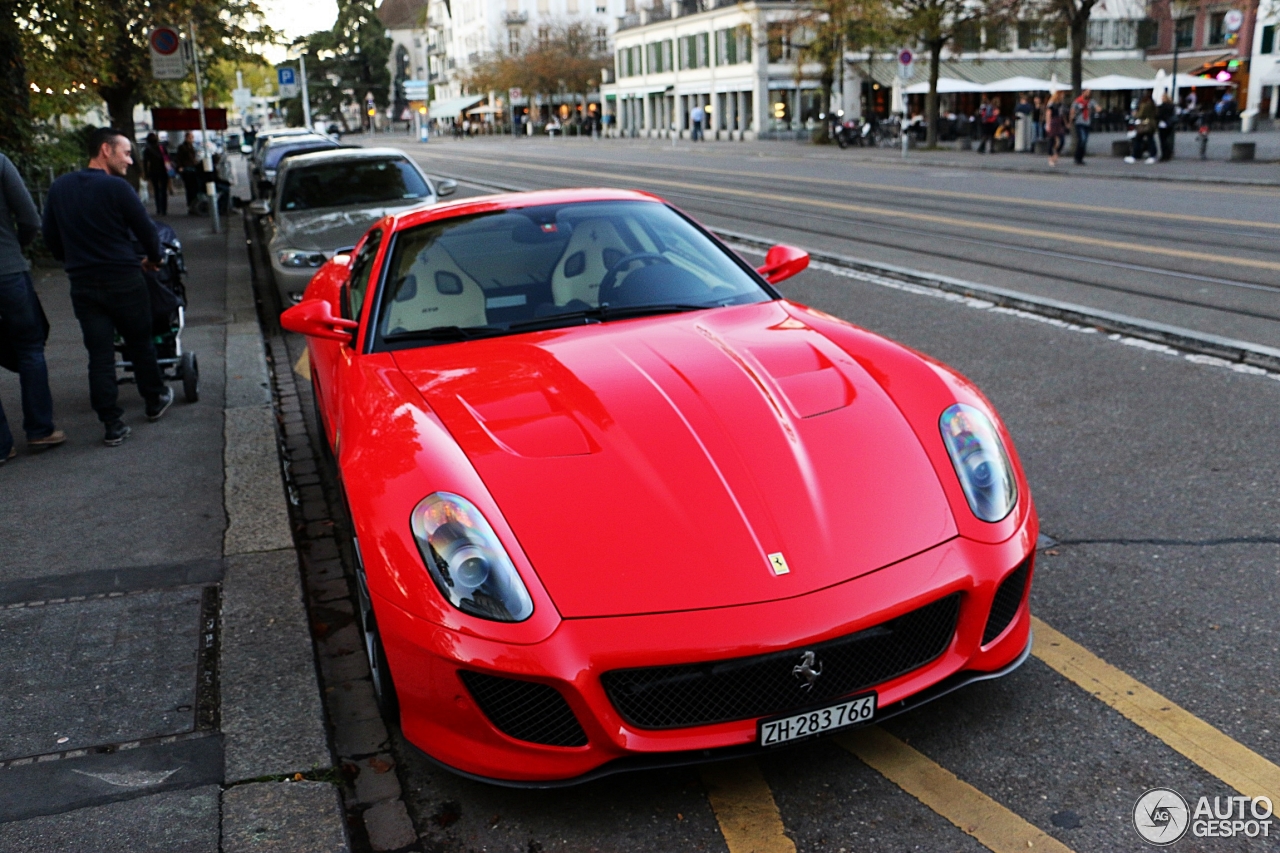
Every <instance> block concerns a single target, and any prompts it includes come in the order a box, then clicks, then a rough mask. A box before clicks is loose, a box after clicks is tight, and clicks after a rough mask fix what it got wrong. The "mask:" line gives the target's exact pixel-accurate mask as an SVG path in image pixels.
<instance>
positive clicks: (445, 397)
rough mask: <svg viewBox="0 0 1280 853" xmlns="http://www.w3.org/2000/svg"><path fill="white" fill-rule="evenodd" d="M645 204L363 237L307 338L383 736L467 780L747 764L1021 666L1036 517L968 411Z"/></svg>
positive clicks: (790, 268) (1020, 484)
mask: <svg viewBox="0 0 1280 853" xmlns="http://www.w3.org/2000/svg"><path fill="white" fill-rule="evenodd" d="M807 264H808V255H807V254H806V253H804V252H803V251H801V250H799V249H795V248H791V247H787V246H775V247H774V248H773V249H771V250H770V251H769V252H768V254H767V255H766V257H765V259H764V263H763V265H762V266H760V267H759V268H757V269H752V268H751V267H750V266H748V265H747V264H746V263H745V262H744V261H743V260H742V259H741V258H739V257H738V256H737V255H735V254H734V253H733V252H732V251H730V250H729V249H728V248H727V247H725V246H724V245H723V244H722V243H720V242H719V241H718V240H717V239H716V238H715V237H714V236H712V235H711V234H710V233H708V232H707V231H706V230H704V229H703V228H702V227H700V226H699V225H698V224H697V223H695V222H694V221H692V220H691V219H689V218H688V217H686V216H685V215H684V214H682V213H680V212H679V211H677V210H676V209H674V208H672V207H670V206H668V205H667V204H665V203H664V202H662V201H661V200H660V199H657V198H655V197H654V196H651V195H648V194H645V193H639V192H626V191H620V190H558V191H546V192H533V193H521V194H511V195H497V196H484V197H480V198H474V199H465V200H460V201H457V202H452V203H446V204H440V205H435V206H432V207H422V208H414V209H412V210H407V211H403V212H399V213H396V214H393V215H390V216H387V217H385V218H383V219H381V220H379V221H378V222H377V223H376V224H375V225H374V226H373V227H372V228H370V229H369V231H368V233H367V234H366V235H365V236H364V237H363V239H362V240H361V241H360V243H359V244H358V246H357V247H356V248H355V250H354V252H353V253H352V254H340V255H338V256H336V257H335V258H333V259H331V260H329V261H328V262H327V263H326V264H325V265H324V266H323V267H321V268H320V270H319V272H318V273H317V275H316V276H315V278H313V279H312V280H311V284H310V285H309V287H308V288H307V291H306V298H305V299H304V300H303V301H302V302H301V303H299V304H298V305H296V306H294V307H293V308H291V309H289V310H287V311H285V312H284V314H283V315H282V317H281V322H282V324H283V326H284V327H285V328H286V329H289V330H291V331H294V332H299V333H302V334H304V335H306V336H307V348H308V352H309V355H310V365H311V368H310V370H311V377H312V381H313V382H314V384H315V394H316V401H317V407H318V411H319V414H320V422H321V425H322V436H323V439H322V440H323V441H324V442H325V447H326V449H327V450H329V451H330V452H331V454H332V457H333V458H334V459H335V460H336V461H335V465H336V470H337V473H338V477H339V483H340V486H341V488H340V493H341V494H342V496H343V498H344V499H345V501H346V504H347V515H348V516H349V518H350V520H351V525H352V527H351V534H352V541H353V543H354V549H353V550H354V552H355V554H356V556H357V560H356V565H355V571H356V589H357V595H358V605H357V610H358V616H359V623H360V626H361V630H362V631H363V636H364V645H365V648H366V650H367V652H368V655H369V660H370V665H371V667H372V672H373V681H374V685H375V692H376V695H377V697H378V700H379V703H380V705H381V707H382V709H383V712H384V713H385V714H387V715H388V716H394V715H396V714H397V713H398V716H399V721H400V725H401V730H402V731H403V733H404V736H405V737H406V738H407V740H408V741H409V742H410V743H411V744H413V745H414V746H416V747H417V748H419V749H421V750H422V751H424V752H425V753H427V755H428V756H430V757H431V758H432V759H434V760H435V761H437V762H439V763H441V764H443V765H445V766H447V767H451V768H453V769H454V770H456V771H458V772H460V773H463V774H466V775H468V776H471V777H475V778H481V779H485V780H489V781H493V782H498V783H500V784H509V785H540V786H541V785H550V784H567V783H571V782H578V781H582V780H584V779H590V778H594V777H597V776H600V775H603V774H607V773H611V772H617V771H620V770H625V769H635V768H640V767H655V766H664V765H677V764H688V763H690V762H694V761H703V760H711V759H717V758H725V757H729V756H735V755H744V754H751V753H756V752H759V751H761V750H764V749H769V748H773V747H775V746H783V745H786V744H791V743H795V742H797V741H802V740H806V739H808V738H810V737H815V736H819V735H823V734H827V733H829V732H834V731H838V730H841V729H847V728H849V727H851V726H858V725H865V724H867V723H871V722H878V721H880V720H883V719H886V718H888V717H892V716H894V715H895V714H898V713H901V712H902V711H904V710H907V709H910V708H912V707H915V706H917V705H919V704H921V703H923V702H926V701H929V700H931V699H935V698H937V697H939V696H942V695H944V694H945V693H947V692H949V691H951V690H954V689H956V688H958V687H960V686H962V685H964V684H967V683H969V682H973V681H978V680H982V679H988V678H993V677H996V676H999V675H1003V674H1005V673H1007V672H1010V671H1011V670H1012V669H1014V668H1015V667H1017V666H1018V665H1019V664H1020V663H1021V662H1022V661H1023V660H1025V658H1026V656H1027V654H1028V653H1029V651H1030V643H1031V625H1030V622H1031V618H1030V614H1029V612H1028V609H1027V595H1028V591H1029V589H1030V583H1031V574H1032V567H1033V561H1034V558H1035V554H1034V548H1035V542H1036V536H1037V526H1038V525H1037V520H1036V515H1035V510H1034V508H1033V506H1032V501H1031V495H1030V492H1029V491H1028V489H1027V483H1026V479H1025V477H1024V476H1023V472H1022V468H1021V466H1020V464H1019V462H1018V458H1017V456H1016V454H1015V453H1014V450H1013V444H1012V442H1011V441H1010V438H1009V435H1008V433H1007V432H1006V430H1005V428H1004V426H1003V425H1002V424H1001V422H1000V419H999V418H998V417H997V415H996V413H995V411H994V410H993V409H992V407H991V404H990V403H989V402H988V401H987V400H986V399H985V398H984V397H983V396H982V394H981V393H980V392H979V391H978V390H977V389H976V388H975V387H974V386H973V385H972V384H971V383H970V382H969V381H967V380H966V379H965V378H963V377H962V376H960V375H959V374H958V373H956V372H955V371H953V370H951V369H950V368H948V367H946V366H944V365H942V364H940V363H938V362H936V361H933V360H930V359H926V358H924V357H922V356H920V355H919V354H917V353H915V352H913V351H911V350H908V349H906V348H905V347H902V346H899V345H898V344H895V343H893V342H891V341H888V340H886V339H884V338H882V337H879V336H877V335H874V334H871V333H870V332H867V331H865V330H863V329H860V328H858V327H856V326H853V325H851V324H849V323H846V322H844V321H841V320H839V319H836V318H834V317H832V316H830V315H828V314H825V313H823V312H821V311H815V310H812V309H809V308H806V307H805V306H803V305H800V304H797V303H794V302H791V301H789V300H786V299H784V298H782V296H781V295H780V294H779V293H778V291H777V290H775V289H774V284H776V283H777V282H780V281H782V280H784V279H786V278H788V277H790V276H792V275H795V274H796V273H798V272H800V271H801V270H803V269H804V268H805V266H806V265H807Z"/></svg>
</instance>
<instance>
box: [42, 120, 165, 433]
mask: <svg viewBox="0 0 1280 853" xmlns="http://www.w3.org/2000/svg"><path fill="white" fill-rule="evenodd" d="M89 157H90V159H89V167H88V168H87V169H81V170H80V171H78V172H72V173H70V174H68V175H63V176H62V177H61V178H58V180H56V181H54V182H53V186H51V187H50V188H49V196H48V199H47V200H46V201H45V207H44V242H45V245H47V246H48V247H49V251H50V252H52V253H53V256H54V257H55V258H57V259H58V260H60V261H62V262H63V266H64V267H65V268H66V270H67V276H68V277H69V278H70V279H71V304H72V306H73V307H74V308H75V312H76V319H77V320H79V321H80V329H81V331H82V332H83V334H84V345H85V349H87V350H88V351H89V402H90V404H91V405H92V406H93V408H94V411H96V412H97V413H98V419H99V420H101V421H102V423H103V425H104V426H105V427H106V434H105V435H104V437H103V442H104V443H105V444H106V445H107V446H108V447H115V446H116V445H118V444H120V443H121V442H123V441H124V440H125V438H127V437H128V435H129V432H130V430H129V427H128V426H126V425H125V423H124V421H122V420H121V417H122V416H123V415H124V411H123V410H122V409H121V408H120V406H119V403H118V399H117V397H118V394H117V390H118V389H117V386H116V367H115V348H114V342H115V333H116V332H117V331H119V332H120V336H121V337H122V338H124V345H125V354H126V355H127V356H128V358H129V360H130V361H131V362H133V376H134V379H135V380H136V381H137V383H138V393H140V394H141V395H142V398H143V399H144V400H145V401H146V404H147V420H150V421H155V420H159V419H160V416H161V415H163V414H164V413H165V411H166V410H167V409H168V408H169V406H170V404H172V403H173V391H172V390H171V389H170V388H169V387H168V386H167V385H165V381H164V374H163V373H161V371H160V365H159V364H158V363H157V362H156V349H155V345H154V344H153V342H152V335H151V297H150V293H149V291H148V290H147V282H146V279H144V278H143V277H142V270H143V269H146V270H149V271H153V270H156V269H158V268H159V264H160V238H159V236H158V235H157V234H156V228H155V225H154V224H153V223H152V222H151V217H149V216H147V211H146V208H144V207H143V206H142V202H141V201H140V200H139V199H138V196H137V194H136V193H135V192H134V191H133V187H131V186H129V184H128V183H126V182H125V180H124V176H125V174H127V172H128V169H129V166H130V165H131V164H132V163H133V143H131V142H130V141H129V139H128V138H127V137H125V135H124V134H122V133H120V131H118V130H115V129H114V128H109V127H104V128H99V129H98V130H96V131H94V132H93V135H92V136H91V137H90V138H89ZM131 236H132V237H136V238H137V240H138V242H139V243H141V244H142V247H143V249H144V250H145V252H146V254H147V257H146V259H145V260H143V261H142V262H141V265H139V262H138V256H137V254H136V253H135V251H134V248H133V243H132V240H131Z"/></svg>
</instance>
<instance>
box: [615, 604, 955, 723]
mask: <svg viewBox="0 0 1280 853" xmlns="http://www.w3.org/2000/svg"><path fill="white" fill-rule="evenodd" d="M959 612H960V595H959V594H958V593H957V594H955V595H949V596H947V597H946V598H942V599H939V600H938V601H935V602H933V603H932V604H926V605H925V606H924V607H921V608H919V609H917V610H913V611H911V612H910V613H907V614H904V615H902V616H899V617H898V618H896V619H891V620H889V621H888V622H885V623H884V624H882V625H876V626H874V627H872V628H867V629H866V630H863V631H859V632H857V633H856V634H849V635H847V636H844V637H840V638H838V639H835V640H828V641H827V642H825V643H818V644H815V645H812V646H801V647H797V648H795V649H791V650H789V651H785V652H772V653H770V654H767V655H757V656H755V657H748V658H734V659H731V660H721V661H712V662H710V663H694V664H681V665H677V666H659V667H648V668H644V669H618V670H614V671H612V672H606V673H605V674H604V675H603V676H601V679H600V680H601V682H602V683H603V684H604V689H605V691H606V692H607V693H608V694H609V699H610V700H611V701H612V702H613V705H614V707H615V708H617V709H618V713H619V714H621V715H622V718H623V719H624V720H626V721H627V722H628V723H630V724H631V725H633V726H636V727H638V728H642V729H671V728H679V727H684V726H704V725H708V724H710V723H723V722H727V721H729V720H744V719H748V718H750V717H763V716H766V715H769V714H779V713H783V712H785V711H791V710H795V709H798V708H803V707H807V706H809V705H813V704H814V703H817V702H822V701H825V700H828V699H837V698H839V697H841V696H848V695H849V694H851V693H856V692H858V691H859V690H863V689H866V688H868V687H871V686H873V685H876V684H880V683H882V682H885V681H888V680H889V679H891V678H895V677H896V676H899V675H902V674H903V673H907V672H910V671H911V670H913V669H918V668H920V667H922V666H924V665H925V664H927V663H928V662H929V661H931V660H934V659H935V658H937V657H938V656H939V655H941V654H942V653H943V652H944V651H946V650H947V647H948V646H949V645H950V644H951V638H952V636H954V635H955V631H956V617H957V616H958V615H959ZM805 652H813V653H814V662H813V663H812V665H811V668H812V669H818V668H819V666H820V667H821V670H822V672H821V675H819V676H818V677H817V679H815V680H814V682H813V686H812V687H810V688H808V689H806V688H805V686H804V685H805V683H806V682H805V680H804V678H802V677H801V676H799V675H797V674H796V673H795V672H794V670H795V669H796V668H797V666H798V665H799V664H800V663H801V660H802V658H803V657H804V653H805Z"/></svg>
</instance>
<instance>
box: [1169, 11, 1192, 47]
mask: <svg viewBox="0 0 1280 853" xmlns="http://www.w3.org/2000/svg"><path fill="white" fill-rule="evenodd" d="M1174 33H1175V37H1176V38H1177V40H1178V47H1191V46H1192V45H1193V44H1195V41H1196V18H1195V16H1194V15H1192V16H1191V17H1189V18H1179V19H1178V20H1177V22H1176V23H1175V24H1174Z"/></svg>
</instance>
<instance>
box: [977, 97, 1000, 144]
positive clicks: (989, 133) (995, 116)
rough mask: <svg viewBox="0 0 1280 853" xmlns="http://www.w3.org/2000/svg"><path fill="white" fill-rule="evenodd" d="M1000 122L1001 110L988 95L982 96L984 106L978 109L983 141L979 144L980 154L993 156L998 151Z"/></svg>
mask: <svg viewBox="0 0 1280 853" xmlns="http://www.w3.org/2000/svg"><path fill="white" fill-rule="evenodd" d="M999 121H1000V108H999V107H997V106H996V105H995V103H994V102H992V101H991V99H990V98H988V97H987V96H986V95H983V96H982V105H981V106H980V107H978V124H979V125H980V126H981V129H982V141H981V142H979V143H978V153H979V154H985V153H987V151H988V150H990V151H991V153H992V154H994V153H995V150H996V143H995V137H996V124H997V123H998V122H999Z"/></svg>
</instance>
